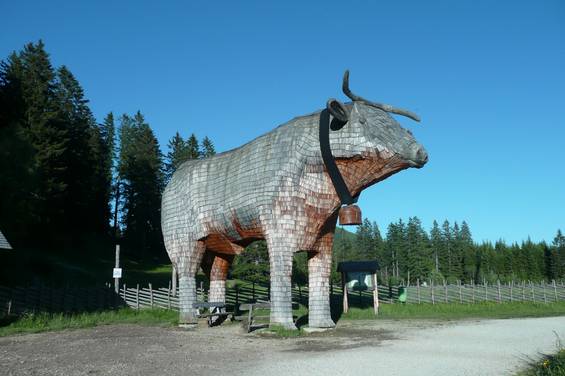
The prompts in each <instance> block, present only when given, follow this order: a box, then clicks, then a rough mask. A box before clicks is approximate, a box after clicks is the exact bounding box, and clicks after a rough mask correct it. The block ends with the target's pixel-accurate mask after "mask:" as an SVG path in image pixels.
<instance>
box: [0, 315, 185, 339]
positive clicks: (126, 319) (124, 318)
mask: <svg viewBox="0 0 565 376" xmlns="http://www.w3.org/2000/svg"><path fill="white" fill-rule="evenodd" d="M177 323H178V312H175V311H168V310H163V309H144V310H140V311H135V310H133V309H130V308H122V309H119V310H115V311H102V312H89V313H77V314H62V313H59V314H48V313H36V314H27V315H24V316H22V317H20V318H18V319H16V320H15V321H13V322H4V323H1V322H0V337H1V336H7V335H12V334H20V333H38V332H45V331H52V330H63V329H80V328H90V327H93V326H98V325H108V324H140V325H159V326H173V325H176V324H177Z"/></svg>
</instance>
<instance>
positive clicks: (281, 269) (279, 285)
mask: <svg viewBox="0 0 565 376" xmlns="http://www.w3.org/2000/svg"><path fill="white" fill-rule="evenodd" d="M295 243H296V242H294V241H293V239H292V237H288V236H287V237H285V236H275V237H273V236H267V247H268V248H269V261H270V269H271V270H270V274H271V318H270V319H271V325H281V326H283V327H285V328H287V329H296V326H295V325H294V321H293V319H292V282H291V278H292V257H293V256H294V253H295V252H296V251H297V250H298V247H297V246H296V244H295Z"/></svg>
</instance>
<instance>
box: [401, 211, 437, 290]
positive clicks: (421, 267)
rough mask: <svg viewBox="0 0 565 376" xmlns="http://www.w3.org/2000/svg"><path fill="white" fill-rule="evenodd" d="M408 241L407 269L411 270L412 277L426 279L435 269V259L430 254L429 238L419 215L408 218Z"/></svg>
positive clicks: (412, 278)
mask: <svg viewBox="0 0 565 376" xmlns="http://www.w3.org/2000/svg"><path fill="white" fill-rule="evenodd" d="M406 242H407V246H408V247H407V248H408V251H407V255H406V257H407V260H408V265H407V269H408V271H409V272H410V279H411V280H414V279H416V278H420V279H425V278H427V277H428V276H429V275H430V273H431V271H432V270H433V260H432V258H431V255H430V252H429V251H430V247H429V239H428V236H427V234H426V232H425V231H424V229H423V228H422V222H421V221H420V219H419V218H418V217H411V218H409V219H408V225H407V226H406Z"/></svg>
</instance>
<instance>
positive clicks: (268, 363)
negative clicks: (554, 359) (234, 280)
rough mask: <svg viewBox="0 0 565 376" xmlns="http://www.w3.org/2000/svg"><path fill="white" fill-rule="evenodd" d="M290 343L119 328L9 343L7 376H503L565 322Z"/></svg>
mask: <svg viewBox="0 0 565 376" xmlns="http://www.w3.org/2000/svg"><path fill="white" fill-rule="evenodd" d="M339 324H340V325H338V328H337V329H336V330H333V331H329V332H324V333H314V334H310V335H308V336H304V337H299V338H291V339H281V338H274V337H271V336H267V335H261V334H257V333H255V334H244V333H242V332H241V329H240V327H239V326H238V325H224V326H222V327H218V328H206V327H200V328H198V329H197V330H193V331H186V330H181V329H177V328H158V327H143V326H136V325H110V326H102V327H97V328H92V329H82V330H74V331H63V332H57V333H40V334H30V335H20V336H11V337H4V338H0V375H157V374H166V375H222V374H230V375H240V374H246V375H269V376H277V375H289V374H292V375H324V376H329V375H355V376H359V375H376V374H380V375H503V374H511V373H512V372H513V371H515V370H516V369H517V368H518V367H521V366H523V365H524V364H525V362H526V361H528V360H530V359H532V358H535V357H537V356H538V355H539V354H540V353H549V352H554V351H555V349H556V340H557V336H559V337H560V338H562V339H563V340H564V341H565V317H551V318H535V319H509V320H480V321H456V322H455V321H454V322H432V321H381V320H379V321H352V322H345V321H342V322H340V323H339Z"/></svg>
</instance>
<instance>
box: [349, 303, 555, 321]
mask: <svg viewBox="0 0 565 376" xmlns="http://www.w3.org/2000/svg"><path fill="white" fill-rule="evenodd" d="M560 315H565V302H555V303H548V304H544V303H526V302H515V303H502V304H498V303H492V302H489V303H475V304H435V305H432V304H381V305H380V310H379V315H378V316H375V315H374V313H373V310H372V308H371V309H359V308H351V309H350V310H349V312H348V313H346V314H342V315H341V317H340V320H371V319H443V320H457V319H467V318H493V319H495V318H496V319H504V318H514V317H544V316H560Z"/></svg>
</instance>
